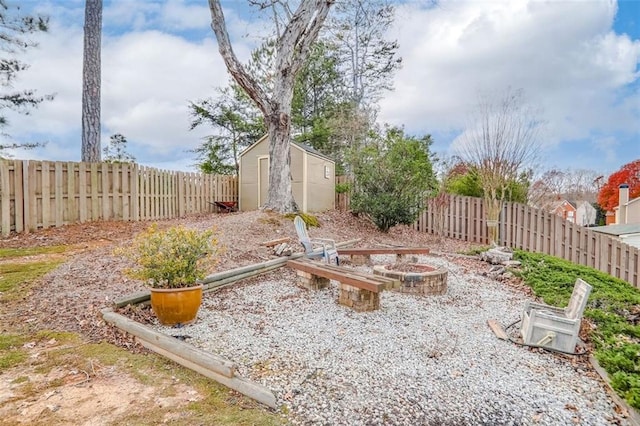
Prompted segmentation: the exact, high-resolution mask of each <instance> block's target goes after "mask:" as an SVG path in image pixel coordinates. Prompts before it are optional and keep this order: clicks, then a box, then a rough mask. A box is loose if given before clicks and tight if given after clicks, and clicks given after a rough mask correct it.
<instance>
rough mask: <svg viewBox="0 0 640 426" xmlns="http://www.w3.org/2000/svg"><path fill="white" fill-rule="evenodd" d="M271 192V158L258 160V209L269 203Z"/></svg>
mask: <svg viewBox="0 0 640 426" xmlns="http://www.w3.org/2000/svg"><path fill="white" fill-rule="evenodd" d="M268 192H269V157H264V158H259V159H258V208H260V207H262V206H263V205H264V203H266V202H267V194H268Z"/></svg>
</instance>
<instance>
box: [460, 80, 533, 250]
mask: <svg viewBox="0 0 640 426" xmlns="http://www.w3.org/2000/svg"><path fill="white" fill-rule="evenodd" d="M542 127H543V122H542V121H541V120H540V118H539V112H538V111H537V110H535V109H534V108H532V107H531V106H530V105H528V104H527V103H526V102H525V98H524V92H523V91H522V90H515V91H514V90H512V89H508V90H507V91H506V92H505V93H504V95H503V96H502V97H500V98H496V97H492V96H488V95H481V96H480V98H479V103H478V109H477V110H476V114H475V115H474V117H473V120H472V122H471V124H470V127H469V128H468V129H467V130H466V131H465V132H464V133H463V135H462V136H461V140H460V144H459V145H458V150H459V155H460V157H461V158H462V159H463V160H464V161H466V162H467V163H468V164H471V165H473V166H474V167H476V169H477V171H478V176H479V179H480V182H481V184H482V188H483V192H484V196H483V198H484V205H485V209H486V215H487V225H488V226H489V242H490V243H491V244H496V243H497V239H498V227H497V225H498V220H499V217H500V211H501V210H502V203H503V201H504V200H505V199H506V198H507V195H508V191H509V182H510V181H513V180H516V179H517V178H518V176H519V175H521V174H522V173H525V172H528V171H529V170H530V169H531V168H532V167H533V166H534V165H535V162H536V160H537V159H538V158H539V154H540V144H539V137H540V133H541V130H542Z"/></svg>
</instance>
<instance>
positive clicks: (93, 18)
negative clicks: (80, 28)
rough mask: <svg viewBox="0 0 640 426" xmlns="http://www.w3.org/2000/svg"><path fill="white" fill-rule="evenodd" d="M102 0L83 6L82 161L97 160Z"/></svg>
mask: <svg viewBox="0 0 640 426" xmlns="http://www.w3.org/2000/svg"><path fill="white" fill-rule="evenodd" d="M101 42H102V0H86V3H85V6H84V59H83V67H82V161H88V162H92V163H96V162H99V161H100V78H101V76H100V45H101Z"/></svg>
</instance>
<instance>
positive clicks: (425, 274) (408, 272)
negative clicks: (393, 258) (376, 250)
mask: <svg viewBox="0 0 640 426" xmlns="http://www.w3.org/2000/svg"><path fill="white" fill-rule="evenodd" d="M373 273H374V275H381V276H383V277H389V278H395V279H397V280H400V287H399V288H396V289H394V290H395V291H399V292H400V293H412V294H420V295H424V296H433V295H441V294H445V293H446V292H447V270H446V269H444V268H434V267H432V266H429V265H425V264H422V263H396V264H394V265H375V266H374V267H373Z"/></svg>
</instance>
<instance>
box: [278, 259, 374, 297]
mask: <svg viewBox="0 0 640 426" xmlns="http://www.w3.org/2000/svg"><path fill="white" fill-rule="evenodd" d="M287 266H288V267H290V268H293V269H297V270H299V271H303V272H308V273H310V274H314V275H317V276H320V277H324V278H329V279H330V280H335V281H339V282H341V283H343V284H348V285H352V286H354V287H358V288H361V289H363V290H369V291H372V292H374V293H380V292H381V291H382V290H384V289H385V287H386V284H382V283H380V282H377V281H374V280H372V279H368V278H365V277H363V276H360V275H357V274H354V273H353V272H354V271H352V270H350V269H346V268H340V267H339V266H335V267H333V268H326V267H324V266H325V265H323V264H321V263H317V264H316V263H312V262H310V261H300V260H289V261H287ZM334 268H340V269H339V270H335V269H334Z"/></svg>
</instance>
